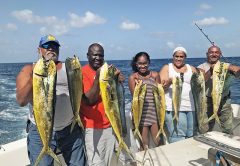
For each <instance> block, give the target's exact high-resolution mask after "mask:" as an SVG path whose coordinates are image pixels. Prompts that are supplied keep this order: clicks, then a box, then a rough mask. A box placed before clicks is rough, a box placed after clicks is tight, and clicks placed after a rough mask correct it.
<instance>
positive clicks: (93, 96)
mask: <svg viewBox="0 0 240 166" xmlns="http://www.w3.org/2000/svg"><path fill="white" fill-rule="evenodd" d="M100 69H101V68H99V69H98V70H97V72H96V76H95V79H94V82H93V86H92V88H91V89H90V90H89V91H88V92H86V93H85V94H83V100H84V101H85V102H86V104H88V105H94V104H96V103H97V101H98V99H99V95H100V87H99V76H100ZM83 86H84V85H83Z"/></svg>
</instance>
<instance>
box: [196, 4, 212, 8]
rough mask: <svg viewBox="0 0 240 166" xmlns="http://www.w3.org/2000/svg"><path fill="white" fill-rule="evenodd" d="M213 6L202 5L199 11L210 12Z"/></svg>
mask: <svg viewBox="0 0 240 166" xmlns="http://www.w3.org/2000/svg"><path fill="white" fill-rule="evenodd" d="M211 8H212V6H210V5H209V4H206V3H202V4H201V5H200V6H199V9H201V10H209V9H211Z"/></svg>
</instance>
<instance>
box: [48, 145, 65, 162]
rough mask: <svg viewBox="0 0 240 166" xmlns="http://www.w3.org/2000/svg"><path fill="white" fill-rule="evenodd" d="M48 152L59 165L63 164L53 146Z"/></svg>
mask: <svg viewBox="0 0 240 166" xmlns="http://www.w3.org/2000/svg"><path fill="white" fill-rule="evenodd" d="M47 154H48V155H49V156H51V157H52V158H53V159H54V160H55V161H56V162H57V163H58V164H59V165H62V164H61V162H60V160H59V158H58V157H57V155H56V154H55V153H54V152H53V150H52V149H51V148H48V151H47Z"/></svg>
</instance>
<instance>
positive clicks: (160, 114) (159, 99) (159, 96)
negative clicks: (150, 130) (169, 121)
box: [153, 84, 166, 138]
mask: <svg viewBox="0 0 240 166" xmlns="http://www.w3.org/2000/svg"><path fill="white" fill-rule="evenodd" d="M153 96H154V102H155V107H156V113H157V119H158V126H159V130H158V133H157V135H156V138H158V137H159V135H160V134H163V136H164V137H165V138H166V133H165V131H164V120H165V114H166V100H165V92H164V89H163V86H162V84H157V86H156V87H155V86H154V87H153Z"/></svg>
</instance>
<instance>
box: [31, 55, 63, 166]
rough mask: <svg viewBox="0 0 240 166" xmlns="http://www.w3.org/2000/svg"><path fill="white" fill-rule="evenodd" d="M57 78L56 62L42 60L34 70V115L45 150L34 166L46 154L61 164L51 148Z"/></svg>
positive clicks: (43, 149)
mask: <svg viewBox="0 0 240 166" xmlns="http://www.w3.org/2000/svg"><path fill="white" fill-rule="evenodd" d="M56 76H57V74H56V65H55V63H54V61H52V60H49V61H46V60H45V59H43V58H40V59H39V60H38V62H37V63H36V65H35V67H34V69H33V114H34V118H35V122H36V126H37V129H38V132H39V135H40V138H41V140H42V144H43V148H42V150H41V152H40V154H39V156H38V158H37V160H36V162H35V164H34V165H38V164H39V162H40V161H41V159H42V158H43V156H44V155H45V154H48V155H50V156H52V157H53V158H54V160H56V161H57V162H58V163H60V160H59V159H58V157H57V156H56V154H55V153H54V152H53V150H52V149H51V148H50V146H49V144H50V142H51V139H52V131H53V121H54V111H55V99H56Z"/></svg>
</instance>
